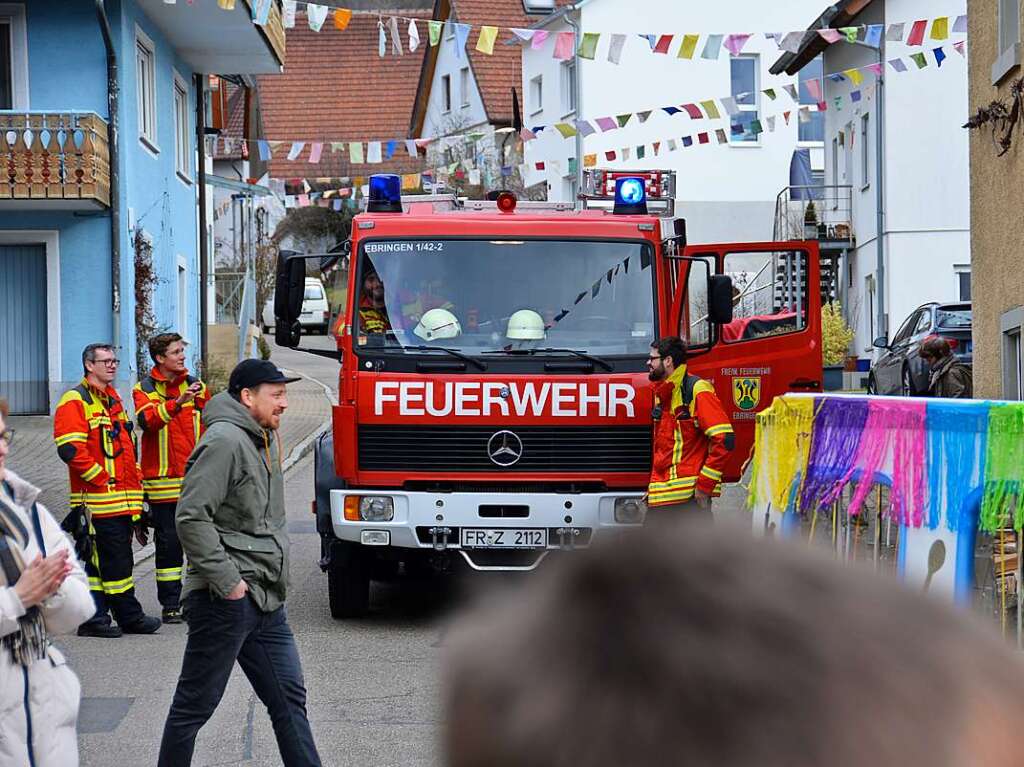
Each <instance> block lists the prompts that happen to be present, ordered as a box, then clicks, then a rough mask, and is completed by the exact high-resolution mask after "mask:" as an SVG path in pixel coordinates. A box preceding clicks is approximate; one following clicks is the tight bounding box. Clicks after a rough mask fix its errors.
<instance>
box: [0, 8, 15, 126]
mask: <svg viewBox="0 0 1024 767" xmlns="http://www.w3.org/2000/svg"><path fill="white" fill-rule="evenodd" d="M11 54H12V51H11V21H10V19H0V109H14V57H13V56H12V55H11Z"/></svg>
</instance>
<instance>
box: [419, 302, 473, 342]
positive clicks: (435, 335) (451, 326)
mask: <svg viewBox="0 0 1024 767" xmlns="http://www.w3.org/2000/svg"><path fill="white" fill-rule="evenodd" d="M412 332H413V333H415V334H416V335H418V336H419V337H420V338H422V339H423V340H424V341H440V340H442V339H445V338H457V337H459V336H461V335H462V326H461V325H459V319H458V317H456V316H455V315H454V314H452V313H451V312H450V311H448V310H447V309H430V310H428V311H426V312H424V313H423V316H422V317H420V321H419V324H417V325H416V327H415V328H413V331H412Z"/></svg>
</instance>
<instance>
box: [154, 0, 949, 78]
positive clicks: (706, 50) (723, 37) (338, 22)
mask: <svg viewBox="0 0 1024 767" xmlns="http://www.w3.org/2000/svg"><path fill="white" fill-rule="evenodd" d="M168 1H169V2H174V0H165V2H168ZM217 3H218V5H219V7H220V8H222V9H223V10H227V11H232V10H234V9H235V6H236V3H235V0H217ZM251 5H252V20H253V23H254V24H257V25H260V26H262V25H265V24H267V23H269V17H270V7H271V0H254V2H253V3H252V4H251ZM299 7H302V8H304V9H305V12H306V19H307V23H308V24H309V27H310V29H312V30H313V31H315V32H319V31H320V30H321V29H322V28H323V26H324V22H325V21H326V19H327V16H328V14H330V15H332V17H333V19H334V25H333V26H334V28H335V29H337V30H345V29H347V28H348V26H349V22H350V21H351V19H352V16H353V15H356V14H358V15H376V16H378V19H380V21H379V23H380V25H381V28H382V30H383V28H384V26H385V25H384V22H383V19H381V14H380V12H379V11H370V10H366V11H364V10H355V9H351V8H345V7H339V6H335V5H327V4H324V3H312V2H306V0H283V5H282V9H281V21H282V24H283V26H284V27H285V28H286V29H290V28H293V27H294V26H295V25H296V23H297V22H296V11H297V9H298V8H299ZM423 20H424V19H422V18H420V19H417V18H415V17H409V16H401V15H390V16H389V17H388V24H387V26H388V27H389V28H390V29H389V31H390V32H391V41H392V53H393V55H396V56H401V55H402V52H403V47H402V42H401V40H400V35H399V28H398V24H399V22H400V21H401V22H404V23H407V24H408V30H407V33H406V34H407V36H408V38H409V43H408V47H409V50H410V51H415V50H416V49H417V48H418V47H419V42H420V39H419V30H418V28H417V27H416V22H417V21H423ZM427 24H428V37H429V42H430V45H431V46H432V47H436V46H437V45H440V44H441V40H442V34H441V31H442V29H443V28H444V27H449V28H450V29H451V34H449V35H446V36H445V37H447V38H448V39H450V40H451V41H452V45H453V47H454V50H455V54H456V56H457V57H459V58H463V57H464V56H465V52H466V45H467V43H468V42H469V36H470V33H471V32H472V31H473V30H474V28H475V27H474V26H473V25H470V24H463V23H459V22H457V21H454V20H439V19H429V20H427ZM908 28H909V29H908ZM476 29H477V41H476V44H475V46H474V50H476V51H479V52H481V53H483V54H485V55H487V56H491V55H493V54H494V45H495V43H496V42H497V39H498V35H499V34H500V33H501V32H502V31H504V32H507V33H509V34H510V35H511V37H510V38H509V39H507V40H506V42H507V43H520V44H526V43H529V44H530V45H531V47H532V48H533V49H534V50H539V49H541V48H542V47H544V44H545V43H546V42H547V41H548V39H549V38H551V37H553V38H554V48H553V51H552V56H553V57H554V58H556V59H560V60H565V59H568V58H571V57H572V56H573V54H577V55H579V56H580V58H584V59H589V60H594V59H596V58H597V49H598V45H599V43H600V41H601V39H602V38H607V39H608V41H609V42H608V51H607V54H606V58H607V60H608V61H609V62H611V63H613V64H619V63H621V60H622V53H623V49H624V46H625V42H626V40H627V39H628V38H629V37H633V38H635V39H643V40H644V42H645V43H646V45H645V47H646V48H647V50H648V51H649V52H650V53H652V54H655V55H665V56H669V55H671V54H672V52H673V51H675V58H677V59H684V60H694V59H696V58H699V59H702V60H718V59H719V57H720V56H721V52H722V51H723V50H725V51H726V52H728V54H729V55H730V56H738V55H740V53H742V51H743V49H744V47H745V46H746V45H747V43H748V42H749V40H750V39H751V38H752V37H754V36H755V34H760V36H761V37H763V38H764V39H766V40H769V41H771V42H774V43H775V45H776V46H777V47H778V49H779V50H780V51H785V52H788V53H795V52H796V51H798V50H799V49H800V47H801V46H802V45H804V44H805V43H806V42H807V41H808V40H809V39H811V38H813V36H814V35H815V34H817V35H819V36H820V37H821V38H822V39H823V40H825V41H826V42H827V43H829V44H834V43H839V42H841V41H846V42H847V43H864V44H866V45H869V46H871V47H874V48H878V47H880V46H881V45H882V41H883V39H884V40H885V41H886V42H895V43H904V44H906V45H909V46H923V45H927V44H930V43H932V42H943V41H945V40H948V39H949V38H950V36H951V35H966V34H967V16H966V15H963V14H962V15H959V16H957V17H955V18H954V19H953V20H952V23H951V22H950V17H949V16H937V17H934V18H930V19H917V20H914V21H906V22H892V23H888V24H859V25H854V26H849V27H838V28H834V29H833V28H821V29H810V30H809V29H799V30H791V31H787V32H778V31H770V32H761V33H755V32H750V31H746V30H744V31H737V32H705V33H694V32H691V33H687V34H681V35H677V34H666V33H651V32H638V33H635V34H632V35H628V34H624V33H622V32H615V33H608V32H593V31H582V32H581V33H580V36H579V38H577V37H576V33H573V32H557V33H555V34H554V35H551V34H550V33H549V32H548V31H547V30H542V29H523V28H518V27H500V26H498V25H494V24H482V25H480V26H479V27H478V28H476ZM577 39H578V43H577ZM702 39H703V41H704V44H703V46H702V47H700V51H701V53H700V56H699V57H697V56H696V52H697V50H698V47H699V46H700V41H701V40H702Z"/></svg>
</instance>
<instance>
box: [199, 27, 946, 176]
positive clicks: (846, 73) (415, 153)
mask: <svg viewBox="0 0 1024 767" xmlns="http://www.w3.org/2000/svg"><path fill="white" fill-rule="evenodd" d="M953 48H954V50H955V51H956V52H957V53H958V54H960V56H962V57H965V56H966V52H965V46H964V44H963V41H961V42H957V43H954V44H953ZM929 52H930V54H931V60H932V61H934V62H935V66H936V67H938V68H941V67H942V65H943V63H944V62H945V61H946V60H947V58H948V56H947V54H946V52H945V50H944V48H943V46H937V47H935V48H932V49H931V50H930V51H929ZM908 59H909V60H910V61H911V62H913V64H914V66H913V67H910V66H908V64H907V63H906V62H905V61H904V60H903V59H901V58H893V59H889V60H888V61H887V62H886V63H887V64H888V66H889V67H890V68H891V69H892V71H893V72H897V73H908V72H917V71H920V70H922V69H926V68H928V67H929V66H930V61H929V57H928V55H927V54H926V53H924V52H915V53H912V54H910V55H909V56H908ZM883 71H884V70H883V68H882V65H879V64H877V63H876V64H868V65H866V66H864V67H859V68H852V69H845V70H843V71H842V72H834V73H831V74H824V75H822V77H821V79H820V80H818V79H815V80H806V81H804V82H803V83H801V86H802V90H803V91H804V93H805V95H806V96H807V97H809V103H800V96H801V93H800V90H798V88H797V86H796V85H793V84H789V85H785V86H783V88H782V89H781V90H783V91H785V93H786V94H787V95H788V97H789V99H790V100H791V102H792V105H791V106H789V107H788V109H784V110H781V109H780V110H779V111H778V112H776V114H775V115H774V117H783V118H784V120H785V124H786V125H788V124H789V121H790V117H792V115H793V114H796V115H797V117H798V119H800V120H801V121H806V120H807V119H810V118H809V115H810V113H811V112H815V111H818V112H824V111H827V110H828V108H829V105H828V104H827V103H826V102H825V100H824V98H825V94H824V89H823V81H824V80H825V79H828V80H829V81H831V82H837V83H838V82H849V83H850V84H851V85H852V86H853V88H852V89H851V90H850V91H849V93H848V94H847V95H846V96H836V97H833V101H832V106H831V108H832V109H834V110H839V111H841V110H842V109H844V108H845V105H846V104H847V103H850V104H851V105H852V104H857V103H859V102H860V101H862V100H863V99H865V98H870V97H871V96H872V95H873V94H874V92H875V89H876V87H877V84H876V83H877V79H878V78H880V77H881V75H882V73H883ZM865 73H870V74H872V75H874V77H875V78H876V81H875V82H870V83H866V82H865V77H866V74H865ZM759 92H760V93H762V94H764V96H765V97H766V98H767V99H768V101H769V103H773V104H775V103H782V102H779V100H778V99H779V88H778V87H770V88H764V89H761V91H759ZM752 95H754V94H752V93H737V94H733V95H731V96H724V97H718V98H712V99H698V100H695V101H693V102H690V103H686V104H681V105H669V106H663V107H659V108H658V109H645V110H638V111H636V112H628V113H624V114H621V115H616V116H615V117H612V116H606V117H598V118H590V119H579V120H573V121H572V122H559V123H553V124H551V125H535V126H530V127H524V128H523V129H522V131H520V133H519V137H520V139H522V140H523V141H524V142H529V141H533V140H535V139H536V138H538V136H540V135H542V134H544V132H545V131H551V130H553V131H555V132H556V133H557V134H559V135H561V136H562V137H563V138H573V137H575V136H576V135H577V134H580V135H582V136H583V137H584V138H586V137H587V136H592V135H595V134H606V133H609V132H612V131H617V130H622V129H623V128H626V127H627V126H628V125H629V124H630V123H631V122H633V121H634V120H635V121H636V122H637V123H638V124H644V123H646V122H647V121H648V119H649V118H650V117H651V115H652V114H655V113H657V112H664V113H665V114H666V115H668V116H670V117H671V116H674V115H677V114H686V115H687V117H688V118H689V119H690V120H691V121H699V120H707V121H709V122H713V121H716V120H722V119H731V118H733V117H735V116H736V115H737V114H738V113H739V112H740V109H739V106H738V105H737V100H740V101H743V100H747V99H748V98H749V97H750V96H752ZM755 122H757V120H755ZM772 124H773V125H774V121H773V122H772ZM736 127H740V126H731V127H730V130H731V131H733V132H735V128H736ZM757 128H758V129H759V130H763V129H764V125H763V124H762V123H758V126H757ZM717 130H718V129H716V128H709V130H708V131H703V132H705V133H708V135H715V134H716V131H717ZM772 130H774V128H773V129H772ZM510 131H512V128H501V129H499V130H498V131H496V132H498V133H508V132H510ZM742 132H743V131H742V128H741V129H740V131H739V133H742ZM485 135H486V134H484V133H482V132H478V133H469V134H461V135H456V136H440V137H432V138H417V139H406V138H393V139H381V140H363V141H348V140H346V141H338V140H336V139H330V138H325V137H305V138H303V139H290V140H289V139H262V140H259V141H258V142H257V146H256V150H257V152H258V155H259V157H260V159H261V160H263V161H264V162H266V161H269V160H271V159H273V158H274V157H275V156H278V157H280V155H279V154H277V152H278V150H279V149H281V148H282V147H288V148H289V149H288V152H287V154H286V156H285V159H286V160H288V161H291V162H294V161H299V160H301V161H305V162H309V163H311V164H314V165H316V164H318V163H319V162H320V160H321V159H322V158H323V155H324V154H325V153H327V152H328V151H329V153H330V154H344V153H345V152H347V153H348V155H349V162H351V163H353V164H357V165H361V164H379V163H382V162H383V161H384V159H391V158H392V156H393V155H394V154H395V152H396V150H397V148H398V147H399V146H403V145H404V147H405V150H406V153H407V154H408V156H409V157H413V158H415V157H421V156H422V154H423V153H425V151H426V149H427V147H429V146H430V145H431V144H433V143H436V142H439V141H445V140H472V141H476V140H479V139H481V138H483V137H484V136H485ZM698 136H699V134H698ZM208 141H210V142H211V143H212V148H211V150H210V154H213V153H215V150H216V146H217V143H216V142H217V141H221V142H223V143H222V146H223V147H224V148H225V152H228V151H229V149H228V146H232V147H233V146H234V144H235V142H238V143H240V145H241V147H242V150H243V152H247V151H248V150H249V149H250V148H251V147H249V146H248V142H247V141H246V140H245V139H230V138H217V137H211V138H210V139H208ZM228 142H230V144H229V143H228ZM684 145H685V142H684ZM364 148H365V151H364ZM385 149H386V151H384V150H385ZM303 155H306V156H305V157H303Z"/></svg>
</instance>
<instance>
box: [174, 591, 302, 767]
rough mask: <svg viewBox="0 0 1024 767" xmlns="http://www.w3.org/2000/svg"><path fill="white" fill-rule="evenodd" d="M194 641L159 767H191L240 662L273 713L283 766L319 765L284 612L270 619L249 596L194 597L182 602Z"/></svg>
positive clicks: (201, 593)
mask: <svg viewBox="0 0 1024 767" xmlns="http://www.w3.org/2000/svg"><path fill="white" fill-rule="evenodd" d="M182 608H183V614H184V618H185V621H186V622H187V623H188V643H187V644H186V646H185V657H184V659H183V661H182V664H181V676H180V677H179V678H178V687H177V689H176V690H175V691H174V701H173V702H172V703H171V710H170V713H169V714H168V715H167V723H166V724H165V725H164V735H163V739H162V740H161V742H160V758H159V761H158V763H157V764H158V765H159V767H178V765H190V764H191V763H192V752H193V750H194V749H195V744H196V735H197V734H198V733H199V728H200V727H202V726H203V725H204V724H206V722H207V720H208V719H209V718H210V717H211V716H212V715H213V712H214V709H216V708H217V704H218V703H220V699H221V697H222V696H223V695H224V688H225V687H227V684H228V679H229V678H230V676H231V670H232V668H234V665H235V661H236V660H237V661H238V665H239V666H241V667H242V671H244V672H245V675H246V676H247V677H248V678H249V683H250V684H252V687H253V690H255V692H256V694H257V695H258V696H259V698H260V700H261V701H263V704H264V705H265V706H266V707H267V710H268V711H269V712H270V719H271V721H272V722H273V725H274V735H275V736H276V737H277V747H278V750H279V751H280V753H281V761H282V762H283V764H284V765H285V767H320V756H319V755H318V754H317V750H316V744H315V743H314V742H313V733H312V731H311V730H310V728H309V720H308V719H307V718H306V685H305V682H304V681H303V679H302V664H301V662H300V661H299V652H298V648H296V646H295V637H294V636H293V635H292V630H291V628H290V627H289V626H288V619H287V617H286V616H285V611H284V607H280V608H278V609H277V610H274V611H273V612H271V613H264V612H262V611H260V609H259V608H257V607H256V605H255V603H254V602H253V601H252V600H251V599H250V598H249V597H248V596H246V597H243V598H242V599H238V600H227V599H221V598H219V597H216V596H214V595H213V594H212V593H210V592H209V591H193V592H191V593H189V594H188V595H187V596H186V597H185V599H184V601H183V604H182Z"/></svg>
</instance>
